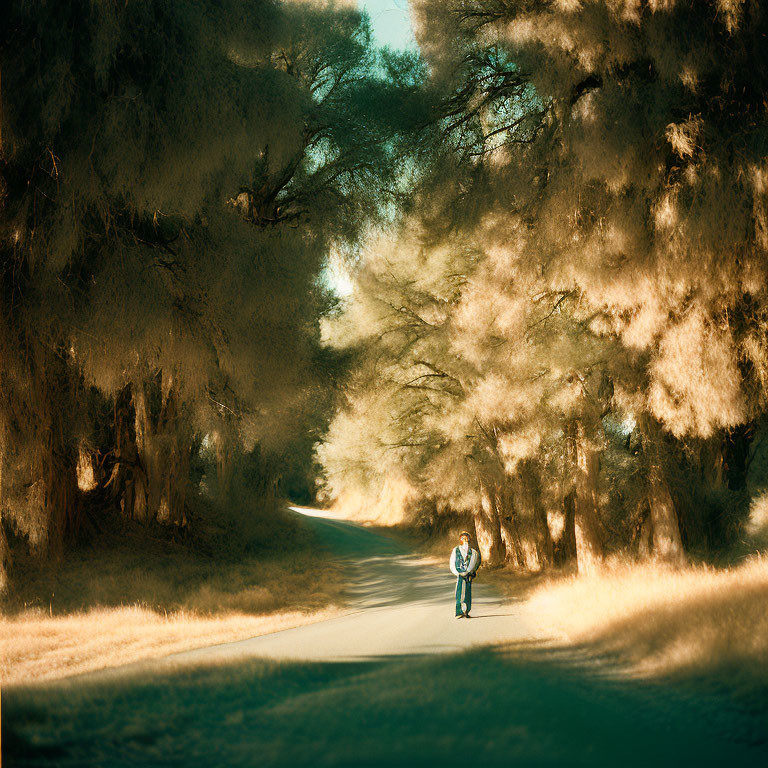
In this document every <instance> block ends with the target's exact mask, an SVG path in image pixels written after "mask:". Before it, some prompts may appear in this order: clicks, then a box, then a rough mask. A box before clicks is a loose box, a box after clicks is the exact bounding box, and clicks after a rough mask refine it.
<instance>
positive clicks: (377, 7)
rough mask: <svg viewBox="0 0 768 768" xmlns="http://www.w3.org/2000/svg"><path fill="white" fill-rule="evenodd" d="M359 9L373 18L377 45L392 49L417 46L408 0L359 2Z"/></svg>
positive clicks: (369, 0)
mask: <svg viewBox="0 0 768 768" xmlns="http://www.w3.org/2000/svg"><path fill="white" fill-rule="evenodd" d="M358 7H359V8H360V9H361V10H365V11H367V12H368V15H369V16H370V17H371V25H372V26H373V35H374V39H375V41H376V44H377V45H382V46H383V45H388V46H390V47H391V48H410V47H415V46H416V40H415V39H414V37H413V31H412V29H411V16H410V13H409V12H408V2H407V0H358Z"/></svg>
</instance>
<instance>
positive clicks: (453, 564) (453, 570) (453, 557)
mask: <svg viewBox="0 0 768 768" xmlns="http://www.w3.org/2000/svg"><path fill="white" fill-rule="evenodd" d="M448 565H449V566H450V567H451V573H452V574H453V575H454V576H460V575H461V574H460V573H459V572H458V571H457V570H456V547H454V548H453V549H452V550H451V559H450V560H449V561H448Z"/></svg>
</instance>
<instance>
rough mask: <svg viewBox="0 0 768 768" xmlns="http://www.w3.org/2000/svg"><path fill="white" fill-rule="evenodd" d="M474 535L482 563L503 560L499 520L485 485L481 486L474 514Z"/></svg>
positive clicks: (503, 551)
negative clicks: (477, 508)
mask: <svg viewBox="0 0 768 768" xmlns="http://www.w3.org/2000/svg"><path fill="white" fill-rule="evenodd" d="M475 536H476V538H477V545H478V547H479V548H480V554H481V555H482V556H483V562H484V563H488V564H489V565H500V564H501V563H502V562H504V553H505V550H504V543H503V541H502V539H501V521H500V520H499V514H498V510H497V508H496V505H495V503H494V499H493V496H492V494H491V492H490V491H489V489H488V488H487V487H486V486H483V487H482V490H481V497H480V509H479V510H478V511H477V512H476V514H475Z"/></svg>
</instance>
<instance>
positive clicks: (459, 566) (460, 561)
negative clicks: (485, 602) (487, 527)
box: [449, 531, 480, 619]
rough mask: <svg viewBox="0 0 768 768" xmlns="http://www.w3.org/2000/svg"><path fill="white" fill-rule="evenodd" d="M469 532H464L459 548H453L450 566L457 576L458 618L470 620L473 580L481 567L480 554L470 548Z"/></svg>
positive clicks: (460, 537) (460, 538) (461, 535)
mask: <svg viewBox="0 0 768 768" xmlns="http://www.w3.org/2000/svg"><path fill="white" fill-rule="evenodd" d="M469 542H470V535H469V531H462V532H461V534H460V536H459V544H458V546H456V547H454V548H453V551H452V552H451V559H450V560H449V565H450V567H451V573H452V574H453V575H454V576H456V618H457V619H462V618H466V619H468V618H470V616H469V611H470V609H471V608H472V579H474V578H475V576H476V575H477V569H478V568H479V567H480V553H479V552H478V551H477V550H476V549H472V547H470V546H469Z"/></svg>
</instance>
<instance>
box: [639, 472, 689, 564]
mask: <svg viewBox="0 0 768 768" xmlns="http://www.w3.org/2000/svg"><path fill="white" fill-rule="evenodd" d="M648 508H649V510H650V514H649V519H650V522H651V528H652V537H653V538H652V541H653V557H654V558H656V559H657V560H663V561H665V562H669V563H673V564H674V565H682V564H683V563H684V562H685V555H684V553H683V542H682V540H681V538H680V525H679V524H678V521H677V513H676V512H675V505H674V502H673V501H672V495H671V494H670V492H669V487H668V486H667V483H666V480H665V478H664V476H663V474H662V472H661V469H660V468H659V467H657V466H654V467H651V470H650V473H649V477H648Z"/></svg>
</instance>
